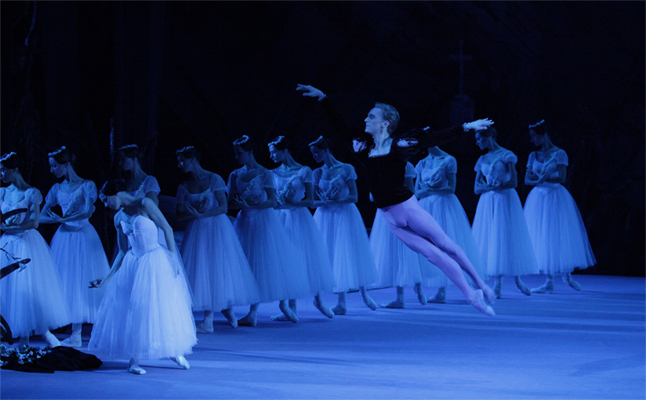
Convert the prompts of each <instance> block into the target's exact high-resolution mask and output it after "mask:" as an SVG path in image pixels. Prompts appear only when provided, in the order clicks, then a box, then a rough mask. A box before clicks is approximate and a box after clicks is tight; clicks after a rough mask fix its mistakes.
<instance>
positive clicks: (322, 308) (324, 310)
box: [313, 298, 334, 318]
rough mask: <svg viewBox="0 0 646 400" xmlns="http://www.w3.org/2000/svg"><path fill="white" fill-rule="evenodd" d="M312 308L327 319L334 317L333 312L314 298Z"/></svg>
mask: <svg viewBox="0 0 646 400" xmlns="http://www.w3.org/2000/svg"><path fill="white" fill-rule="evenodd" d="M313 303H314V307H316V309H317V310H319V311H320V312H321V314H323V315H325V316H326V317H328V318H332V317H334V311H332V309H331V308H330V307H328V306H326V305H325V304H323V302H322V301H321V300H320V299H317V298H314V302H313Z"/></svg>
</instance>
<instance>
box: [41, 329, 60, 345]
mask: <svg viewBox="0 0 646 400" xmlns="http://www.w3.org/2000/svg"><path fill="white" fill-rule="evenodd" d="M43 339H45V341H46V342H47V345H48V347H51V348H54V347H58V346H60V345H61V342H59V341H58V338H57V337H56V336H54V334H52V333H51V332H50V331H47V332H45V333H43Z"/></svg>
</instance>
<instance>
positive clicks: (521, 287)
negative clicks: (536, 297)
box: [515, 276, 532, 296]
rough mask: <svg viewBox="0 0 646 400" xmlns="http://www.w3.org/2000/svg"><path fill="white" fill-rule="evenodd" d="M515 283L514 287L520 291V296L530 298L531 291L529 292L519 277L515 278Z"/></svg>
mask: <svg viewBox="0 0 646 400" xmlns="http://www.w3.org/2000/svg"><path fill="white" fill-rule="evenodd" d="M515 281H516V287H518V290H520V291H521V293H522V294H524V295H526V296H530V295H531V294H532V291H531V290H529V288H528V287H527V285H525V282H523V281H522V280H521V279H520V276H517V277H515Z"/></svg>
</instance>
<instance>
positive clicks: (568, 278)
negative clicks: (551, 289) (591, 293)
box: [562, 274, 581, 292]
mask: <svg viewBox="0 0 646 400" xmlns="http://www.w3.org/2000/svg"><path fill="white" fill-rule="evenodd" d="M562 278H563V282H565V283H567V284H568V285H570V287H571V288H572V289H574V290H576V291H577V292H580V291H581V285H580V284H579V282H577V281H575V280H574V279H572V275H570V274H566V275H563V276H562Z"/></svg>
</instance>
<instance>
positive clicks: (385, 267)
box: [370, 162, 426, 308]
mask: <svg viewBox="0 0 646 400" xmlns="http://www.w3.org/2000/svg"><path fill="white" fill-rule="evenodd" d="M415 176H416V174H415V167H414V166H413V164H411V163H410V162H408V163H406V172H405V174H404V177H405V181H404V183H405V185H406V188H407V189H408V190H410V191H411V192H413V191H414V190H415ZM371 199H372V195H371ZM373 201H374V199H373ZM370 247H371V248H372V253H373V255H374V256H375V264H376V265H377V271H378V272H379V283H378V284H377V285H375V286H376V287H392V286H395V287H396V288H397V289H396V290H397V298H395V300H393V301H391V302H389V303H384V304H382V305H381V306H382V307H384V308H404V286H405V285H414V286H413V288H414V289H413V290H415V293H416V294H417V300H418V301H419V302H420V304H422V305H424V304H426V295H425V294H424V291H423V290H422V287H421V285H422V280H423V277H422V270H421V269H420V263H419V260H418V254H417V253H415V252H414V251H413V250H411V249H410V248H409V247H407V246H406V245H405V244H404V242H402V241H401V240H399V239H398V238H397V236H395V235H394V234H393V233H392V231H391V230H390V228H388V225H387V224H386V220H385V219H384V216H383V214H382V213H381V212H379V210H377V213H376V214H375V219H374V222H373V223H372V229H371V230H370Z"/></svg>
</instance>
